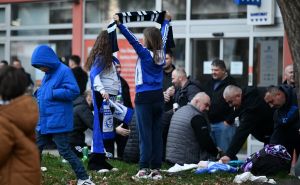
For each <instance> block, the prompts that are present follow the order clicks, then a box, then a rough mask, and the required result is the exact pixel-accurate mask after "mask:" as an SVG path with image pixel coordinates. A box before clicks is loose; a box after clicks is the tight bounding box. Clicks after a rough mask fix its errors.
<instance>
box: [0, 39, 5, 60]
mask: <svg viewBox="0 0 300 185" xmlns="http://www.w3.org/2000/svg"><path fill="white" fill-rule="evenodd" d="M4 54H5V45H4V43H0V60H4V59H5V55H4Z"/></svg>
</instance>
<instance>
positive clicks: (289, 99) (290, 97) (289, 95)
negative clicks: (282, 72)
mask: <svg viewBox="0 0 300 185" xmlns="http://www.w3.org/2000/svg"><path fill="white" fill-rule="evenodd" d="M278 87H279V89H280V90H281V91H283V92H284V94H285V97H286V103H285V104H284V106H285V107H290V106H291V105H296V106H298V105H297V104H298V102H297V93H296V90H295V88H293V87H292V86H290V85H287V84H283V85H280V86H278Z"/></svg>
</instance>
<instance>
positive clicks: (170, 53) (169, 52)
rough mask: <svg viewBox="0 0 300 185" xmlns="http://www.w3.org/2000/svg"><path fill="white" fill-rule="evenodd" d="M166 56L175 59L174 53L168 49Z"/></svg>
mask: <svg viewBox="0 0 300 185" xmlns="http://www.w3.org/2000/svg"><path fill="white" fill-rule="evenodd" d="M166 54H168V55H170V57H173V56H174V55H173V51H172V50H171V49H167V51H166Z"/></svg>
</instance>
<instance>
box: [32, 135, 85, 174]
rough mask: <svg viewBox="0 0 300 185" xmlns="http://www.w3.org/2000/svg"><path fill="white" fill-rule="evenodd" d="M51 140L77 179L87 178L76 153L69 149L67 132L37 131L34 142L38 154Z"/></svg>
mask: <svg viewBox="0 0 300 185" xmlns="http://www.w3.org/2000/svg"><path fill="white" fill-rule="evenodd" d="M51 140H52V141H53V142H54V143H55V145H56V147H57V150H58V152H59V155H61V156H62V157H63V158H64V159H66V160H67V161H68V162H69V163H70V165H71V167H72V169H73V170H74V172H75V174H76V177H77V179H82V180H84V179H88V178H89V176H88V175H87V173H86V171H85V169H84V167H83V164H82V162H81V160H80V159H78V157H77V156H76V154H75V153H74V152H73V151H72V149H71V146H70V136H69V133H57V134H40V133H37V141H36V143H37V146H38V148H39V150H40V155H41V154H42V152H43V149H44V147H45V146H46V145H47V143H48V142H50V141H51ZM41 156H42V155H41Z"/></svg>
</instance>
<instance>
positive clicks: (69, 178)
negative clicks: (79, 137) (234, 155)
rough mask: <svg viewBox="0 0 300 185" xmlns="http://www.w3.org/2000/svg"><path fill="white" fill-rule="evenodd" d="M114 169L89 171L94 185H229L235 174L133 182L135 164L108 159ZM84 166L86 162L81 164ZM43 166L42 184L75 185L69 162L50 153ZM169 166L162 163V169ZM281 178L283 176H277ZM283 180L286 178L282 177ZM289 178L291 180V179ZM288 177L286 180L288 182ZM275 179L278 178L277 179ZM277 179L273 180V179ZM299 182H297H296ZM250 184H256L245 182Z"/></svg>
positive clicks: (174, 176) (182, 175) (184, 175)
mask: <svg viewBox="0 0 300 185" xmlns="http://www.w3.org/2000/svg"><path fill="white" fill-rule="evenodd" d="M109 163H111V164H112V165H113V166H114V167H116V168H118V169H119V171H118V172H111V173H106V174H99V173H96V172H88V174H89V175H90V176H91V177H92V180H93V181H94V183H95V184H96V185H99V184H101V185H120V184H122V185H129V184H130V185H131V184H151V185H152V184H154V185H165V184H171V185H193V184H196V185H223V184H224V185H230V184H234V183H232V181H233V179H234V177H235V175H236V174H227V173H216V174H205V175H203V174H202V175H196V174H194V173H193V172H192V171H186V172H181V173H179V174H172V175H169V174H167V173H163V180H160V181H152V180H142V181H139V182H135V181H133V180H132V179H131V176H132V175H135V174H136V172H137V169H138V165H137V164H129V163H125V162H122V161H118V160H109ZM84 165H85V167H86V165H87V162H85V163H84ZM42 166H45V167H47V169H48V171H46V172H42V176H43V177H42V184H43V185H61V184H70V185H74V184H76V177H75V174H74V172H73V170H72V169H71V166H70V165H69V164H68V163H63V162H62V158H60V157H56V156H53V155H50V154H45V155H43V161H42ZM169 167H170V166H168V165H166V164H164V165H163V169H167V168H169ZM280 178H284V177H280ZM285 178H286V177H285ZM290 178H291V177H290ZM290 178H289V179H290ZM277 179H278V178H277ZM275 180H276V178H275ZM298 183H299V182H298ZM245 184H246V185H251V184H255V183H245Z"/></svg>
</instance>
